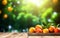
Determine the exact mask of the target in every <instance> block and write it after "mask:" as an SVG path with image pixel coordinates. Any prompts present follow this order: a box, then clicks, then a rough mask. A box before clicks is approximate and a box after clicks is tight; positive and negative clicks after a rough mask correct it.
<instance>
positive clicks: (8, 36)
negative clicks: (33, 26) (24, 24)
mask: <svg viewBox="0 0 60 38" xmlns="http://www.w3.org/2000/svg"><path fill="white" fill-rule="evenodd" d="M0 38H60V36H28V34H27V33H0Z"/></svg>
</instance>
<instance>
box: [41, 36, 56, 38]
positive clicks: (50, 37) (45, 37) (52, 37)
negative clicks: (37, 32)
mask: <svg viewBox="0 0 60 38" xmlns="http://www.w3.org/2000/svg"><path fill="white" fill-rule="evenodd" d="M42 38H55V36H42Z"/></svg>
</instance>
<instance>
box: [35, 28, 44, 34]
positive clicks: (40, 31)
mask: <svg viewBox="0 0 60 38" xmlns="http://www.w3.org/2000/svg"><path fill="white" fill-rule="evenodd" d="M35 32H36V33H42V32H43V31H42V29H36V30H35Z"/></svg>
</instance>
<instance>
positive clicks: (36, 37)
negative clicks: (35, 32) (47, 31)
mask: <svg viewBox="0 0 60 38" xmlns="http://www.w3.org/2000/svg"><path fill="white" fill-rule="evenodd" d="M28 38H42V36H29V37H28Z"/></svg>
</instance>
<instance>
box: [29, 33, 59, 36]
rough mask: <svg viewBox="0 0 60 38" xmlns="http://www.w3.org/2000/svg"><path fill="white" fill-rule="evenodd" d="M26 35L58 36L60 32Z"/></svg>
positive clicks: (30, 34)
mask: <svg viewBox="0 0 60 38" xmlns="http://www.w3.org/2000/svg"><path fill="white" fill-rule="evenodd" d="M28 36H60V33H47V34H43V33H28Z"/></svg>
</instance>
